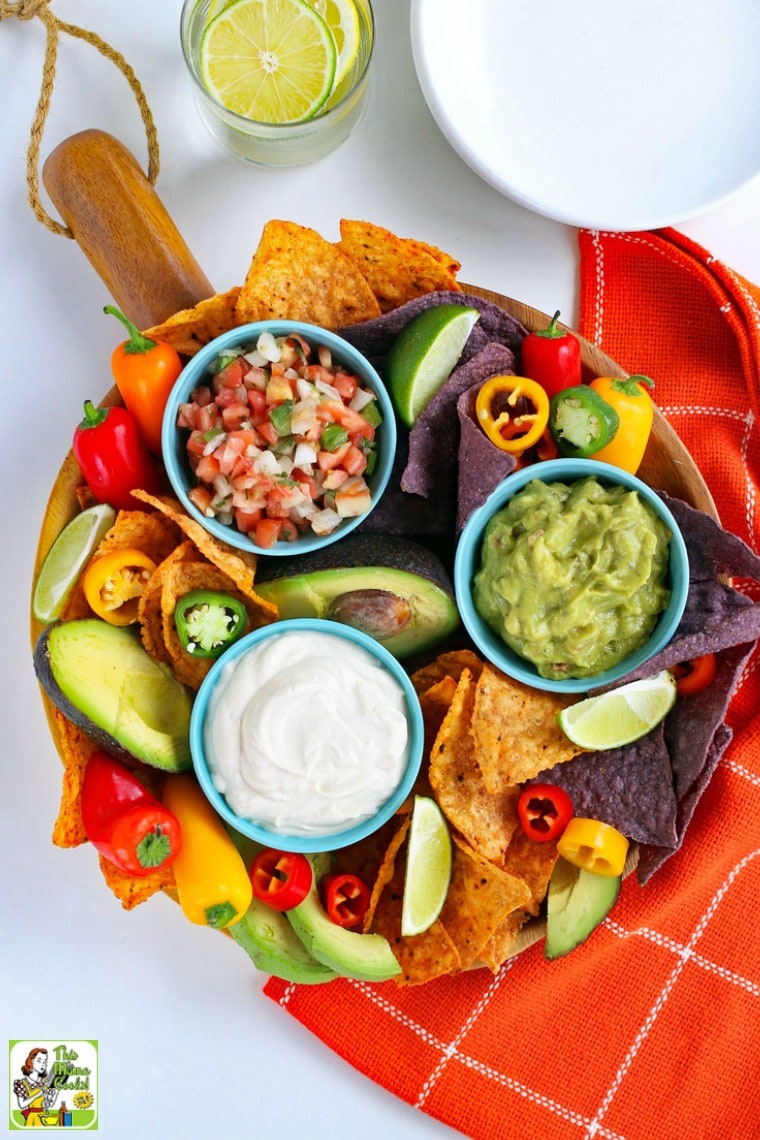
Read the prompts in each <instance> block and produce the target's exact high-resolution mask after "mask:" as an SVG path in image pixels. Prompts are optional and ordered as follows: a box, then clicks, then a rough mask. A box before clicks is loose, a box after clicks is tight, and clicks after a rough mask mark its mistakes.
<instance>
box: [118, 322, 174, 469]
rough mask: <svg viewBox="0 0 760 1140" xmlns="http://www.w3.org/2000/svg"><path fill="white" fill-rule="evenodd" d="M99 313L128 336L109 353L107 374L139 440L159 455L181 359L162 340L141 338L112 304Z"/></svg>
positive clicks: (134, 327)
mask: <svg viewBox="0 0 760 1140" xmlns="http://www.w3.org/2000/svg"><path fill="white" fill-rule="evenodd" d="M103 311H104V312H106V313H110V314H111V316H114V317H116V318H117V320H119V321H121V323H122V324H123V325H124V327H125V329H126V330H127V332H128V333H129V337H128V339H127V340H125V341H122V343H121V344H118V345H117V346H116V348H115V349H114V350H113V353H112V354H111V371H112V372H113V377H114V380H115V381H116V387H117V388H118V389H119V392H120V394H121V398H122V400H123V401H124V403H125V404H126V406H127V408H128V409H129V410H130V412H131V413H132V415H133V416H134V417H135V419H136V420H137V424H138V427H139V428H140V432H141V434H142V437H143V439H144V440H145V442H146V443H147V445H148V447H149V448H150V450H151V451H152V452H154V453H155V454H156V455H160V454H161V427H162V424H163V418H164V408H165V407H166V401H167V400H168V399H169V393H170V392H171V390H172V388H173V387H174V381H175V380H176V379H177V377H178V376H179V374H180V372H181V371H182V360H181V358H180V356H179V353H177V352H176V351H175V349H174V348H173V347H172V346H171V345H170V344H167V343H166V341H163V340H153V339H151V337H149V336H144V335H143V333H141V332H140V331H139V330H138V329H137V327H136V326H135V325H134V324H133V323H132V321H130V320H129V318H128V317H125V316H124V314H123V313H122V312H120V311H119V310H118V309H117V308H116V307H115V306H114V305H106V306H105V309H104V310H103Z"/></svg>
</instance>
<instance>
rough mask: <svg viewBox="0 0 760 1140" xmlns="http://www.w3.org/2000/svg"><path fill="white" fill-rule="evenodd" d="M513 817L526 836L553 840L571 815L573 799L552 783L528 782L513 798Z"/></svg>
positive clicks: (565, 825)
mask: <svg viewBox="0 0 760 1140" xmlns="http://www.w3.org/2000/svg"><path fill="white" fill-rule="evenodd" d="M517 817H518V819H519V820H520V826H521V828H522V829H523V831H524V832H525V834H526V835H527V836H528V838H529V839H535V840H536V842H537V843H549V842H553V841H555V840H557V839H559V837H560V835H561V834H562V832H563V831H564V830H565V828H566V827H567V825H568V823H569V822H570V820H571V819H572V817H573V802H572V800H571V799H570V797H569V795H568V794H567V792H566V791H565V789H564V788H560V787H558V786H557V785H556V784H529V785H528V787H527V788H524V789H523V790H522V792H521V793H520V798H519V799H518V801H517Z"/></svg>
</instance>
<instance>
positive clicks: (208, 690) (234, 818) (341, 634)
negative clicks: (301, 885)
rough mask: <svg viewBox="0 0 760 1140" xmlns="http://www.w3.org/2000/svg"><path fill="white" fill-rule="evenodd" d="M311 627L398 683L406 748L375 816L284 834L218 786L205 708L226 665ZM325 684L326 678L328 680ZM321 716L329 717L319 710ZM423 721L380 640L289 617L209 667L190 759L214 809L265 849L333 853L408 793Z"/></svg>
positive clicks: (384, 815)
mask: <svg viewBox="0 0 760 1140" xmlns="http://www.w3.org/2000/svg"><path fill="white" fill-rule="evenodd" d="M298 630H301V631H309V632H317V633H323V634H326V635H329V636H330V637H332V638H335V639H337V641H339V642H352V643H353V644H354V645H358V646H360V647H361V648H363V649H365V650H366V651H367V652H368V653H369V654H370V655H371V656H372V657H373V658H374V659H375V661H377V662H378V663H379V664H380V665H381V666H382V667H383V668H384V669H386V670H387V672H388V673H389V674H390V675H391V677H393V678H394V679H395V680H396V681H397V682H398V683H399V685H400V686H401V688H402V689H403V692H404V697H405V700H406V715H407V722H408V726H409V738H408V750H407V758H406V765H405V768H404V771H403V775H402V777H401V780H400V781H399V783H398V785H397V786H396V788H395V790H394V791H393V792H392V793H391V795H390V796H389V798H388V799H387V800H386V801H385V802H384V803H383V804H382V805H381V806H380V808H379V809H378V810H377V811H376V812H375V814H374V815H373V816H371V817H370V818H368V819H363V820H361V821H359V822H357V823H356V824H353V825H350V826H347V827H345V828H343V830H341V831H326V832H325V833H324V834H309V835H308V836H304V835H287V834H283V833H282V832H281V831H278V830H275V829H273V828H269V827H267V826H266V824H264V823H261V822H254V821H252V820H250V819H246V818H244V817H242V816H239V815H238V814H237V813H236V812H235V811H234V810H233V809H232V808H231V807H230V805H229V804H228V802H227V800H226V799H225V798H224V796H223V795H221V794H220V793H219V792H218V791H217V789H216V787H215V786H214V782H213V779H212V776H211V772H210V769H209V764H208V758H207V753H206V746H205V731H204V730H205V723H206V717H207V715H208V712H209V703H210V701H211V698H212V694H213V693H214V692H215V690H216V687H217V685H218V684H219V681H220V678H222V677H223V675H224V670H225V667H226V666H227V665H228V664H229V663H230V662H234V661H236V660H238V659H239V658H241V657H242V656H243V655H244V654H245V653H247V652H248V651H249V650H250V649H252V648H254V647H255V646H258V645H260V644H261V643H262V642H266V641H268V640H270V639H271V638H275V637H281V636H282V635H283V634H285V633H288V632H289V631H298ZM325 683H326V685H328V686H329V684H330V678H329V677H328V678H326V681H325ZM321 715H329V714H327V713H326V712H325V710H324V709H323V710H322V713H321ZM424 735H425V733H424V725H423V720H422V710H421V708H420V702H419V699H418V697H417V694H416V692H415V690H414V687H413V685H412V683H411V681H410V680H409V677H408V675H407V673H406V672H405V671H404V669H403V667H402V666H401V665H400V664H399V662H398V661H397V660H396V658H395V657H393V656H392V654H390V653H389V652H388V650H387V649H385V648H384V647H383V646H382V645H380V643H379V642H377V641H375V640H374V638H372V637H369V636H368V635H367V634H365V633H360V632H359V630H356V629H352V628H351V627H350V626H344V625H340V624H339V623H338V622H332V621H324V620H322V619H320V618H294V619H292V620H289V621H278V622H273V623H272V624H271V625H267V626H262V627H261V628H260V629H256V630H254V631H253V632H252V633H249V634H248V635H247V636H245V637H242V638H241V639H240V641H237V642H235V643H234V644H233V645H231V646H230V648H229V649H228V650H227V651H226V652H225V653H224V654H222V656H221V657H220V658H218V660H217V661H215V662H214V664H213V666H212V667H211V669H210V670H209V672H208V674H207V676H206V677H205V679H204V681H203V683H202V685H201V687H200V689H199V690H198V693H197V696H196V698H195V702H194V704H193V711H192V716H191V720H190V750H191V753H192V757H193V767H194V769H195V774H196V776H197V778H198V781H199V783H200V785H201V787H202V789H203V791H204V793H205V795H206V797H207V798H208V800H209V801H210V803H211V804H212V806H213V807H214V809H215V810H216V811H217V813H218V814H219V815H220V816H221V817H222V818H223V819H225V820H227V822H228V823H229V824H230V825H231V826H232V827H234V828H235V830H236V831H239V832H240V833H241V834H243V835H247V836H248V837H249V838H250V839H254V840H256V842H258V843H262V844H264V846H266V847H276V848H278V849H281V850H285V851H304V852H315V851H335V850H337V849H338V848H340V847H347V846H348V845H349V844H351V843H356V842H358V841H359V840H360V839H364V837H365V836H367V835H370V834H372V832H373V831H377V829H378V828H379V827H380V826H381V825H382V824H384V823H385V822H386V821H387V820H388V819H390V817H391V816H392V815H394V813H395V812H396V811H397V809H398V808H399V807H400V806H401V804H402V803H403V802H404V800H405V799H406V798H407V796H408V795H409V794H410V792H411V790H412V787H413V785H414V782H415V780H416V778H417V775H418V773H419V770H420V765H421V763H422V755H423V751H424Z"/></svg>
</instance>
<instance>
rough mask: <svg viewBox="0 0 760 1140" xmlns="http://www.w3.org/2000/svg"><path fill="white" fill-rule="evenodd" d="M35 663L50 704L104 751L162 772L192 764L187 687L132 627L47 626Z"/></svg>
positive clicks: (93, 621)
mask: <svg viewBox="0 0 760 1140" xmlns="http://www.w3.org/2000/svg"><path fill="white" fill-rule="evenodd" d="M34 668H35V672H36V674H37V679H38V680H39V682H40V684H41V686H42V688H43V689H44V691H45V693H46V694H47V696H48V697H49V698H50V700H51V701H52V702H53V704H54V705H55V706H56V707H57V708H58V709H60V711H61V712H62V713H63V714H64V716H66V717H67V718H68V719H69V720H71V721H72V722H73V723H74V724H76V725H78V726H79V727H80V728H82V729H83V730H84V731H85V732H86V733H88V735H90V736H91V737H92V738H93V739H94V740H95V741H96V743H97V744H99V745H100V746H101V747H103V748H105V749H106V750H107V751H110V752H115V753H117V754H119V753H128V754H129V755H131V756H134V757H136V758H137V759H138V760H142V761H143V763H145V764H149V765H150V766H151V767H153V768H161V769H163V770H164V771H167V772H181V771H185V770H187V769H189V768H191V767H192V760H191V756H190V741H189V735H188V734H189V729H190V712H191V709H192V693H191V692H190V690H189V689H188V688H186V687H185V686H184V685H182V684H180V682H179V681H178V680H177V679H176V678H175V677H174V675H173V674H172V672H171V670H170V669H169V668H168V666H165V665H159V664H157V663H156V662H155V661H153V659H152V658H151V657H149V655H148V654H147V653H146V651H145V650H144V648H143V646H142V643H141V641H140V636H139V634H138V633H137V632H136V629H135V627H133V626H114V625H109V624H108V622H105V621H100V620H98V619H97V618H92V619H89V618H88V619H85V620H83V621H67V622H61V623H59V624H57V625H51V626H48V628H47V629H45V630H43V632H42V634H41V635H40V637H39V639H38V641H37V645H36V647H35V652H34Z"/></svg>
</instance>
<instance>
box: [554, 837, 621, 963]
mask: <svg viewBox="0 0 760 1140" xmlns="http://www.w3.org/2000/svg"><path fill="white" fill-rule="evenodd" d="M621 883H622V876H621V875H618V876H608V875H596V874H594V872H593V871H587V870H585V868H583V867H575V866H574V865H573V864H572V863H568V861H567V860H566V859H563V858H561V857H560V858H559V859H558V860H557V862H556V863H555V864H554V870H553V871H552V877H551V879H550V880H549V891H548V895H547V909H546V942H545V943H544V957H546V958H550V959H554V958H562V957H564V955H565V954H569V953H570V951H571V950H574V949H575V947H576V946H580V944H581V943H582V942H585V941H586V939H587V938H588V936H589V935H590V934H591V932H592V931H594V930H596V928H597V926H599V924H600V923H601V922H603V921H604V919H605V918H606V917H607V915H608V914H609V912H610V910H611V909H612V907H613V905H614V904H615V902H616V901H617V897H618V895H619V894H620V886H621Z"/></svg>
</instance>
